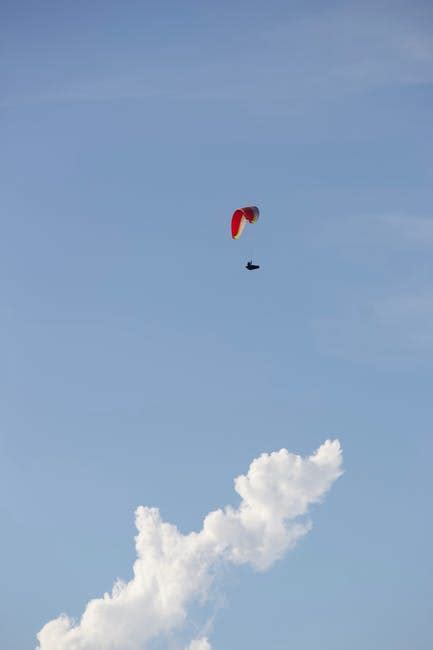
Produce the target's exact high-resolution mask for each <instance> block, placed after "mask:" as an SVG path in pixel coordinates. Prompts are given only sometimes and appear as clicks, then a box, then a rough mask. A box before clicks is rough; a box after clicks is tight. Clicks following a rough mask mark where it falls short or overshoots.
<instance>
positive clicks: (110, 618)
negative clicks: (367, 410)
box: [38, 440, 342, 650]
mask: <svg viewBox="0 0 433 650" xmlns="http://www.w3.org/2000/svg"><path fill="white" fill-rule="evenodd" d="M341 461H342V459H341V449H340V444H339V442H338V441H337V440H334V441H329V440H327V441H326V442H325V443H324V444H323V445H322V446H321V447H319V449H318V450H317V451H316V452H315V453H314V454H313V455H311V456H309V457H307V458H302V457H301V456H298V455H296V454H292V453H289V452H288V451H287V450H286V449H281V450H280V451H278V452H274V453H271V454H262V455H261V456H260V457H259V458H256V459H255V460H254V461H253V462H252V463H251V465H250V468H249V471H248V473H247V474H246V475H243V476H238V478H237V479H236V480H235V490H236V492H237V493H238V494H239V495H240V497H241V502H240V505H239V507H238V508H236V509H235V508H232V507H230V506H227V507H226V508H224V509H223V510H216V511H215V512H211V513H210V514H208V515H207V516H206V518H205V520H204V523H203V528H202V530H201V531H200V532H198V533H196V532H192V533H189V534H188V535H183V534H182V533H180V532H179V530H178V529H177V528H176V526H174V525H172V524H169V523H166V522H164V521H162V519H161V517H160V514H159V511H158V510H157V509H156V508H147V507H143V506H140V507H139V508H137V511H136V520H135V521H136V526H137V530H138V534H137V536H136V538H135V542H136V551H137V560H136V561H135V564H134V567H133V578H132V580H130V581H129V582H128V583H124V582H121V581H118V582H117V583H116V584H115V585H114V587H113V590H112V593H111V594H105V595H104V596H103V598H97V599H94V600H91V601H90V602H89V603H88V604H87V607H86V608H85V611H84V614H83V616H82V618H81V620H80V621H79V622H78V623H75V622H74V621H73V620H71V619H70V618H69V617H67V616H65V615H62V616H60V617H59V618H57V619H55V620H53V621H50V622H49V623H47V624H46V625H45V626H44V627H43V628H42V630H41V631H40V632H39V634H38V640H39V644H40V645H39V648H40V650H143V649H144V648H147V647H148V643H149V641H150V640H151V639H155V638H157V637H159V638H160V637H164V636H165V635H168V634H169V633H171V632H172V631H173V630H175V629H177V628H179V627H180V626H181V625H182V624H183V623H185V621H186V617H187V606H188V604H189V603H191V602H192V601H193V600H196V601H197V600H204V599H206V596H207V593H208V590H209V587H210V585H211V582H212V576H213V575H214V573H215V569H216V568H217V567H218V565H220V564H221V562H223V561H226V562H230V563H234V564H250V565H251V566H253V567H255V568H256V569H258V570H264V569H266V568H268V567H269V566H270V565H271V564H273V563H274V562H275V561H276V560H278V559H279V558H281V557H282V556H283V554H284V553H285V551H286V550H287V549H289V548H291V547H293V546H294V545H295V544H296V542H297V541H298V540H299V539H300V538H301V537H302V536H303V535H305V534H306V533H307V532H308V531H309V530H310V528H311V523H310V522H309V520H305V518H304V519H301V520H299V517H302V516H303V515H305V514H306V513H307V512H308V509H309V506H310V505H311V504H313V503H317V502H318V501H320V500H321V499H322V497H323V496H324V494H325V493H326V491H327V490H328V489H329V488H330V487H331V485H332V483H333V482H334V481H335V480H336V479H337V478H338V477H339V476H340V475H341V472H342V470H341ZM210 648H211V647H210V644H209V641H208V640H207V638H206V637H201V638H197V639H195V640H193V641H192V642H191V644H190V646H189V650H210Z"/></svg>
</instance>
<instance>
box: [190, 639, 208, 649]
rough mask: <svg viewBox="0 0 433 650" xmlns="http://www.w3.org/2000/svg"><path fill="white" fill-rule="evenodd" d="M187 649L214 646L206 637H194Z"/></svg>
mask: <svg viewBox="0 0 433 650" xmlns="http://www.w3.org/2000/svg"><path fill="white" fill-rule="evenodd" d="M187 650H212V646H211V644H210V643H209V641H208V639H207V638H206V637H203V638H201V639H194V641H191V643H190V644H189V646H188V648H187Z"/></svg>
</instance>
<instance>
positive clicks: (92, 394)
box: [0, 0, 433, 650]
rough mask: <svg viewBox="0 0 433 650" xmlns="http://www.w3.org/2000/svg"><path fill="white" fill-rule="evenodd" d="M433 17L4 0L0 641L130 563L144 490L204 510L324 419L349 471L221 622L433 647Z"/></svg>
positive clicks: (246, 631) (289, 639)
mask: <svg viewBox="0 0 433 650" xmlns="http://www.w3.org/2000/svg"><path fill="white" fill-rule="evenodd" d="M432 18H433V10H432V6H431V3H428V2H417V1H415V2H410V3H409V2H392V3H391V2H375V3H368V2H367V3H362V5H361V3H350V2H344V3H343V2H335V1H331V2H328V3H322V2H309V3H305V2H276V1H274V0H269V1H268V2H266V3H265V2H263V1H260V2H259V1H257V2H254V1H252V2H240V1H237V0H235V1H233V2H226V1H225V0H222V1H221V2H218V3H212V2H207V1H204V2H200V3H199V2H182V3H180V2H160V3H150V2H143V1H142V2H139V1H134V0H131V1H130V2H128V3H121V2H114V1H111V2H110V1H108V2H104V3H102V2H94V1H91V2H80V1H78V2H74V3H67V2H64V1H63V0H60V1H59V2H57V3H49V2H44V1H41V2H38V3H31V2H24V1H22V2H8V1H4V2H3V3H2V6H1V14H0V23H1V25H2V27H1V31H2V51H3V56H2V60H1V63H0V75H1V78H2V84H1V86H2V89H1V99H0V106H1V125H0V128H1V142H2V146H1V151H0V184H1V188H0V190H1V197H2V199H1V222H2V236H1V238H0V294H1V302H0V316H1V319H0V346H1V348H0V354H1V371H0V400H1V401H0V404H1V409H0V445H1V446H0V452H1V456H0V482H1V487H2V489H1V492H0V493H1V497H0V507H1V516H2V535H1V538H0V539H1V541H0V550H1V557H2V583H3V588H2V590H1V596H0V612H1V614H0V617H1V618H0V646H1V647H2V648H5V650H6V649H7V650H27V649H28V648H30V647H34V646H35V645H36V633H37V632H38V630H40V628H41V627H42V626H43V625H44V624H45V623H46V622H47V621H49V620H51V619H53V618H55V617H56V616H58V615H59V613H61V612H67V613H68V614H70V615H72V616H75V617H79V616H80V615H81V613H82V611H83V609H84V607H85V605H86V603H87V602H88V601H89V600H90V599H91V598H93V597H99V596H101V595H102V594H103V593H104V592H105V591H109V590H110V589H111V586H112V584H113V581H114V580H115V579H116V578H117V577H122V578H124V579H129V578H130V575H131V567H132V563H133V560H134V546H133V537H134V534H135V529H134V520H133V513H134V510H135V508H136V507H137V506H138V505H140V504H143V505H150V506H157V507H159V508H160V510H161V513H162V516H163V517H164V519H166V520H168V521H170V522H173V523H175V524H176V525H177V526H178V527H179V528H180V530H181V531H182V532H188V531H190V530H198V529H199V528H200V526H201V522H202V519H203V517H204V516H205V515H206V514H207V513H208V512H209V511H210V510H213V509H215V508H218V507H220V506H223V505H225V504H226V503H233V504H234V505H236V495H235V494H234V493H233V478H234V477H235V476H237V475H239V474H240V473H245V472H246V471H247V469H248V465H249V463H250V462H251V460H252V459H253V458H254V457H256V456H258V455H259V454H260V453H262V452H264V451H273V450H278V449H280V448H281V447H286V448H288V449H289V450H290V451H294V452H296V453H300V454H302V455H305V454H310V453H312V452H313V450H314V449H315V448H317V447H318V446H319V445H320V444H321V443H322V442H323V441H324V440H325V439H326V438H328V437H332V438H334V437H337V438H339V439H340V441H341V444H342V447H343V454H344V469H345V474H344V476H343V477H342V478H341V479H339V481H338V482H337V483H336V485H335V486H334V487H333V488H332V490H331V492H330V494H329V495H328V496H327V498H326V500H325V502H324V503H323V504H322V505H321V506H319V507H317V508H314V509H313V512H312V517H313V523H314V527H313V530H312V532H311V533H310V534H309V535H308V536H307V537H306V538H305V539H304V540H302V541H301V542H300V544H299V546H298V547H296V549H295V550H294V551H292V552H291V553H289V554H288V555H287V556H286V557H285V558H284V559H283V560H281V561H280V562H278V563H277V564H275V565H274V566H273V567H272V568H271V569H270V570H269V571H268V572H265V573H260V574H257V573H256V572H254V571H253V570H251V569H246V568H242V569H240V570H234V571H230V572H229V574H228V575H227V576H226V578H225V581H226V583H227V584H226V585H225V593H226V600H225V601H224V605H223V606H222V607H221V608H220V609H219V610H218V613H217V616H216V619H215V623H214V629H213V631H212V633H211V640H212V645H213V647H214V648H216V649H217V648H227V649H230V648H238V647H243V648H244V647H248V648H250V649H251V650H256V649H257V650H258V649H259V648H263V647H268V648H275V649H276V650H277V649H279V648H281V649H282V648H287V647H293V648H296V649H297V650H311V649H312V648H315V647H320V648H321V649H322V650H328V649H329V650H331V649H332V650H340V649H341V650H342V649H343V648H344V649H346V648H347V647H348V646H350V647H351V648H352V649H353V650H358V649H360V650H361V648H362V649H363V650H364V649H365V648H369V649H372V650H376V649H377V650H379V649H380V650H388V649H391V648H392V650H406V649H407V648H408V647H410V648H411V649H412V650H427V648H431V647H432V643H433V635H432V629H431V623H430V622H429V621H430V620H431V614H432V611H431V610H432V587H431V573H432V561H431V550H430V549H431V543H432V524H431V517H430V514H429V513H430V510H431V503H430V498H429V495H430V494H431V493H432V487H433V486H432V478H431V461H430V458H431V454H432V443H431V435H432V406H431V379H432V377H431V369H432V362H433V334H432V331H433V330H432V327H433V280H432V277H433V262H432V259H433V215H432V209H431V205H432V198H433V192H432V181H433V162H432V156H431V142H432V135H433V133H432V131H433V129H432V115H433V112H432V99H433V46H432V29H433V26H432V25H433V24H432ZM248 204H257V205H259V206H260V209H261V219H260V221H259V222H258V224H257V225H256V226H254V227H251V228H249V229H248V230H246V231H245V233H244V237H243V238H242V239H241V240H239V241H238V242H233V241H232V240H231V239H230V233H229V223H230V217H231V213H232V211H233V209H234V208H236V207H239V206H241V205H248ZM250 257H252V258H253V259H254V260H257V261H258V262H259V263H260V264H261V266H262V268H261V269H260V272H257V273H247V272H246V271H244V269H243V265H244V263H245V262H246V260H247V259H249V258H250Z"/></svg>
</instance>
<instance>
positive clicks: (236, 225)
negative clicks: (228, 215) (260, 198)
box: [232, 205, 260, 239]
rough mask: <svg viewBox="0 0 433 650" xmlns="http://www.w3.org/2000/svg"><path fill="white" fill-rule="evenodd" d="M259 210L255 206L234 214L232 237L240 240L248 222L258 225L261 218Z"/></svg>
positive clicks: (241, 209) (240, 209)
mask: <svg viewBox="0 0 433 650" xmlns="http://www.w3.org/2000/svg"><path fill="white" fill-rule="evenodd" d="M259 214H260V212H259V209H258V208H257V207H256V206H255V205H251V206H248V207H246V208H239V209H238V210H235V211H234V212H233V216H232V237H233V239H239V237H240V236H241V235H242V232H243V230H244V228H245V225H246V223H247V221H248V222H249V223H256V221H257V219H258V218H259Z"/></svg>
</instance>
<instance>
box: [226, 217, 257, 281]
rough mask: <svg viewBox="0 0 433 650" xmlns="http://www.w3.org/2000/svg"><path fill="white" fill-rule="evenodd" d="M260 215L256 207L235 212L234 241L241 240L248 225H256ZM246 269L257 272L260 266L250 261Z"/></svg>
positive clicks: (233, 224)
mask: <svg viewBox="0 0 433 650" xmlns="http://www.w3.org/2000/svg"><path fill="white" fill-rule="evenodd" d="M259 214H260V211H259V209H258V208H257V207H256V206H255V205H250V206H247V207H245V208H238V209H237V210H235V211H234V212H233V216H232V224H231V229H232V237H233V239H239V237H240V236H241V235H242V232H243V230H244V228H245V226H246V224H247V223H256V221H257V219H258V218H259ZM245 268H246V269H248V271H255V270H256V269H259V268H260V266H259V265H258V264H253V261H252V260H250V261H249V262H248V264H246V265H245Z"/></svg>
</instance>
